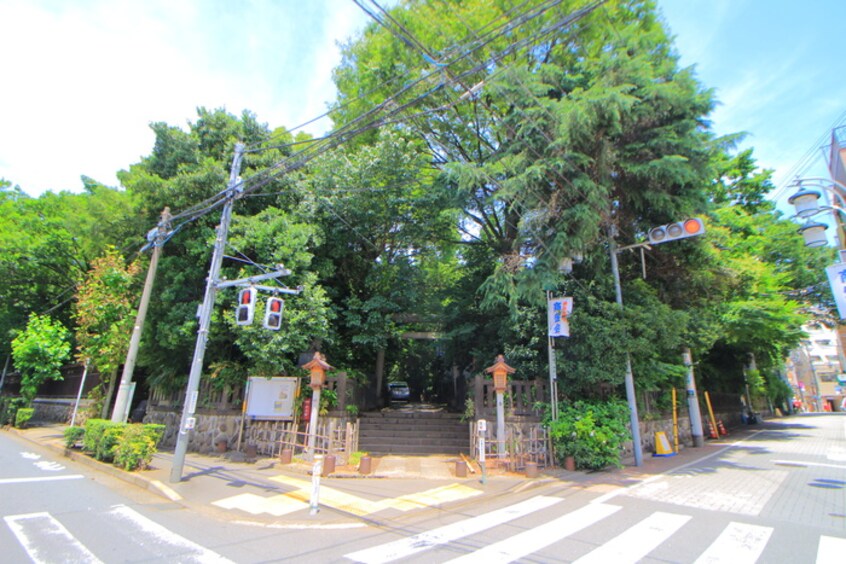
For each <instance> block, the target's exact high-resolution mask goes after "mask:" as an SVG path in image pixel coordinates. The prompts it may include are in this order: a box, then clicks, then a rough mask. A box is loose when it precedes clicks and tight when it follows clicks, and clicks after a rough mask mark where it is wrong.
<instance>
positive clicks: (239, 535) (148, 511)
mask: <svg viewBox="0 0 846 564" xmlns="http://www.w3.org/2000/svg"><path fill="white" fill-rule="evenodd" d="M0 460H3V464H2V465H0V515H2V517H3V520H4V522H3V523H0V547H2V552H0V554H2V556H0V559H2V561H3V562H13V563H17V562H29V561H31V560H34V561H37V562H70V561H75V562H97V561H102V562H226V561H231V562H283V561H290V560H294V559H296V561H297V562H352V561H358V562H390V561H402V562H421V563H422V562H427V563H428V562H448V561H453V560H459V561H465V562H470V561H473V562H485V563H486V564H489V563H491V562H511V561H515V562H571V561H578V562H600V563H608V562H613V563H614V564H618V563H621V562H638V561H641V562H731V563H732V564H738V563H746V562H749V563H751V562H763V563H770V562H772V563H782V562H791V563H792V562H803V563H804V562H819V563H826V562H837V563H840V562H844V561H846V416H843V415H841V414H829V415H818V416H814V415H807V416H797V417H792V418H788V419H782V420H779V421H778V422H776V423H775V424H767V425H765V426H762V428H761V430H759V431H757V432H755V433H753V434H752V435H751V436H748V437H747V438H745V439H744V440H743V441H742V442H740V443H737V444H733V445H730V446H727V447H726V448H725V449H723V450H721V451H718V452H717V453H715V454H714V455H712V456H710V457H709V458H707V459H704V460H699V461H696V462H694V463H692V464H689V465H687V466H683V467H680V468H677V469H675V470H674V471H672V472H669V473H666V474H662V475H657V476H654V477H652V478H650V479H648V480H645V481H642V482H639V483H636V484H633V485H631V486H630V487H627V488H609V487H604V488H591V487H587V488H585V487H581V488H579V487H573V486H572V485H568V484H564V483H562V482H556V481H551V482H550V481H546V482H542V481H541V482H537V483H533V482H527V487H526V488H524V489H521V490H519V491H513V492H510V493H508V494H503V495H493V496H485V497H484V498H475V499H472V500H465V501H462V502H459V503H453V504H449V505H446V506H444V507H440V508H428V509H425V510H420V511H409V512H407V513H404V514H402V515H383V516H381V517H380V518H379V519H374V518H373V517H372V516H371V517H369V518H367V519H363V520H362V521H361V522H360V523H358V524H357V526H351V527H324V528H317V527H314V528H299V527H296V528H291V527H286V526H285V523H284V520H282V521H279V522H276V523H274V524H265V525H263V526H262V525H258V524H252V525H248V524H245V522H242V521H240V520H239V519H237V518H233V517H230V518H229V519H227V520H221V519H220V518H219V514H215V515H212V514H209V515H205V514H202V513H197V512H193V511H189V510H186V509H185V508H184V507H180V506H177V505H175V504H171V503H167V502H163V501H162V500H161V498H155V497H151V496H150V494H148V493H146V492H142V491H141V490H136V489H135V488H131V487H127V486H125V485H120V484H119V483H118V482H110V481H109V480H108V479H104V478H102V477H99V476H93V475H92V474H96V471H92V470H89V469H83V468H81V467H80V468H75V467H73V465H72V463H71V462H70V461H68V460H66V459H64V458H62V457H50V456H49V455H47V454H46V453H39V452H35V451H33V449H32V447H31V445H26V444H24V443H22V442H17V441H15V440H13V439H11V438H9V437H8V436H7V435H0Z"/></svg>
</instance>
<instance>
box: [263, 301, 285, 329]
mask: <svg viewBox="0 0 846 564" xmlns="http://www.w3.org/2000/svg"><path fill="white" fill-rule="evenodd" d="M284 306H285V301H284V300H282V299H281V298H267V304H266V305H265V307H264V323H263V325H264V327H265V329H272V330H274V331H278V330H279V329H280V328H281V327H282V309H283V307H284Z"/></svg>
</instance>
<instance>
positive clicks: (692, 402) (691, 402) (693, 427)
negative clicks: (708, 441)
mask: <svg viewBox="0 0 846 564" xmlns="http://www.w3.org/2000/svg"><path fill="white" fill-rule="evenodd" d="M682 360H683V361H684V365H685V366H687V382H686V386H685V387H686V388H687V410H688V413H690V434H691V435H693V446H695V447H701V446H702V445H704V444H705V435H704V431H703V430H702V414H701V413H700V412H699V398H698V397H697V396H696V380H695V379H694V378H693V357H692V356H691V354H690V349H689V348H687V347H685V348H684V350H683V351H682Z"/></svg>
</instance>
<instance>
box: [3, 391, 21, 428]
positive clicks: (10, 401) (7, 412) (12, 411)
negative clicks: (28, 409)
mask: <svg viewBox="0 0 846 564" xmlns="http://www.w3.org/2000/svg"><path fill="white" fill-rule="evenodd" d="M25 405H26V400H25V399H23V398H13V397H10V396H5V397H2V398H0V425H14V424H15V416H16V415H17V413H18V409H20V408H21V407H24V406H25Z"/></svg>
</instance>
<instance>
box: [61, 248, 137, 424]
mask: <svg viewBox="0 0 846 564" xmlns="http://www.w3.org/2000/svg"><path fill="white" fill-rule="evenodd" d="M139 270H140V266H139V264H138V263H137V262H133V263H131V264H130V265H129V266H127V265H126V264H125V262H124V259H123V257H122V256H121V255H120V253H119V252H117V250H115V249H114V248H108V249H106V252H105V254H104V255H103V256H101V257H99V258H96V259H94V260H93V261H92V262H91V269H90V270H89V271H88V273H87V276H86V277H85V280H84V281H83V282H82V283H81V284H80V286H79V290H78V291H77V294H76V303H75V305H74V312H73V314H74V320H75V321H76V343H77V354H76V357H77V360H78V361H79V362H82V363H86V362H88V361H89V360H90V362H91V364H93V365H94V366H96V367H97V370H98V371H99V372H100V385H99V387H98V388H97V390H96V391H94V392H92V394H93V396H94V397H95V398H96V399H97V400H98V403H100V405H99V409H100V417H103V418H105V417H106V416H107V415H108V410H109V402H110V400H111V397H112V393H113V391H114V386H115V382H116V379H117V378H116V377H117V371H118V369H119V368H120V365H121V364H122V363H123V361H124V359H125V358H126V352H127V350H128V349H129V339H130V335H131V334H132V327H133V325H134V323H135V315H134V314H135V307H136V296H137V295H138V291H137V290H138V288H137V276H138V272H139ZM106 386H107V387H108V388H107V389H104V387H106Z"/></svg>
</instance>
